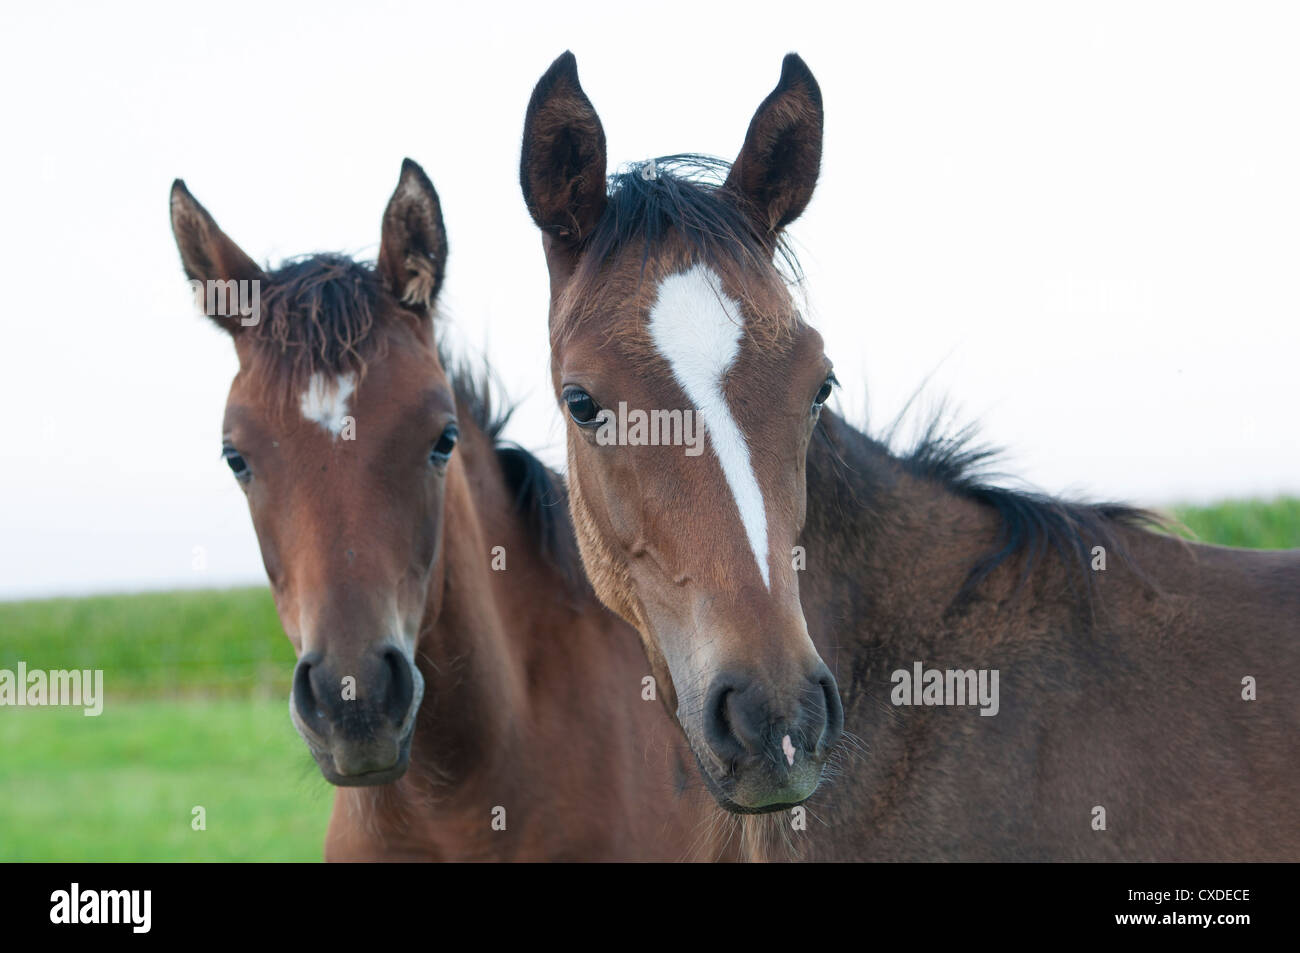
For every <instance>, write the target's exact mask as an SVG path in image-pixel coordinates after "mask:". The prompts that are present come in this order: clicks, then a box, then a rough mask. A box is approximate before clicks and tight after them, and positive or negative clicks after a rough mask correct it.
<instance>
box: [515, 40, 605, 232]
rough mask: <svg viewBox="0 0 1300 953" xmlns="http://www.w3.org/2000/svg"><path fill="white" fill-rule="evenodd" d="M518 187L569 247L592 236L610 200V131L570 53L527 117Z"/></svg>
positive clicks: (543, 84)
mask: <svg viewBox="0 0 1300 953" xmlns="http://www.w3.org/2000/svg"><path fill="white" fill-rule="evenodd" d="M519 185H520V187H521V188H522V189H523V192H524V202H526V203H527V205H528V213H529V214H530V215H532V217H533V221H534V222H536V223H537V227H538V228H540V229H541V230H542V231H543V232H545V233H546V234H548V235H550V236H552V237H553V238H555V239H557V240H558V241H560V242H561V243H563V244H564V245H567V246H568V247H569V248H573V247H575V246H577V245H578V243H580V242H581V241H582V240H583V239H584V238H585V237H586V236H587V235H589V234H590V233H591V230H592V228H593V227H595V224H596V222H597V221H598V220H599V219H600V215H601V213H602V212H603V211H604V210H605V203H606V201H607V199H606V195H605V130H604V128H602V127H601V124H600V117H599V116H597V115H596V110H595V109H593V108H592V105H591V100H589V99H588V98H587V94H586V93H584V92H583V91H582V84H580V83H579V82H578V61H577V59H576V58H575V57H574V55H573V54H572V53H570V52H567V51H566V52H565V53H564V54H563V55H561V56H560V57H559V59H557V60H556V61H555V62H554V63H552V64H551V67H550V69H548V70H547V71H546V73H545V74H544V75H543V76H542V78H541V79H540V80H538V81H537V86H536V87H535V88H534V89H533V97H532V99H531V100H529V103H528V113H527V115H526V116H525V118H524V142H523V149H522V153H521V155H520V159H519Z"/></svg>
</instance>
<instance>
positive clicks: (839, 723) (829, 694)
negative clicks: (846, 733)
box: [817, 666, 844, 755]
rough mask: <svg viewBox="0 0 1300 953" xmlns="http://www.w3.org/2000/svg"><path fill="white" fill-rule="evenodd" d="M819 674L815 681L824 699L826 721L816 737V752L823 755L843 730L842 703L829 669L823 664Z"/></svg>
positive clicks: (837, 739)
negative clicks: (819, 735)
mask: <svg viewBox="0 0 1300 953" xmlns="http://www.w3.org/2000/svg"><path fill="white" fill-rule="evenodd" d="M819 675H820V677H819V678H818V679H817V683H818V685H819V686H820V687H821V690H822V697H823V698H824V699H825V701H826V722H825V726H824V727H823V729H822V733H821V737H820V738H818V739H817V753H818V754H819V755H824V754H825V753H826V752H828V751H830V750H831V749H832V748H834V747H835V745H836V744H838V743H839V740H840V733H841V732H842V731H843V730H844V704H843V703H842V702H841V701H840V688H839V685H837V684H836V683H835V676H834V675H832V674H831V673H830V669H828V668H826V667H825V666H823V667H822V670H821V672H820V673H819Z"/></svg>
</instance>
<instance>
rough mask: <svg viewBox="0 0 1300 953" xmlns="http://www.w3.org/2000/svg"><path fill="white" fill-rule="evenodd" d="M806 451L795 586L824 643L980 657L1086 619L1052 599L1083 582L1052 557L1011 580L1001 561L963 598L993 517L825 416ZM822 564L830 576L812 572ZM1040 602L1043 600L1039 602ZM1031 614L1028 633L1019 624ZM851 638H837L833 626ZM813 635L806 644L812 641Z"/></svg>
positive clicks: (1065, 601)
mask: <svg viewBox="0 0 1300 953" xmlns="http://www.w3.org/2000/svg"><path fill="white" fill-rule="evenodd" d="M819 431H820V432H819V433H816V434H814V437H813V444H812V446H811V447H810V448H809V453H808V468H807V474H808V517H807V522H806V524H805V528H804V532H803V534H802V541H803V545H804V546H805V547H806V549H807V553H808V556H807V561H808V572H807V574H806V577H805V580H804V582H803V585H802V586H801V589H802V590H803V592H804V593H805V595H804V597H803V599H802V602H803V607H804V613H805V615H806V616H807V617H808V622H809V627H810V631H811V630H815V629H819V628H820V629H821V631H823V632H824V633H825V638H826V639H827V640H828V641H829V642H831V643H832V644H838V645H853V646H855V647H860V646H865V645H866V640H867V639H868V638H869V639H870V647H871V653H870V654H872V655H879V654H880V653H879V650H880V649H881V648H884V647H888V646H890V645H891V644H892V645H894V646H897V647H898V648H899V649H900V651H902V650H905V651H906V652H908V653H912V654H910V655H908V658H914V657H915V654H916V653H917V652H918V651H925V650H926V649H927V648H931V647H933V648H934V649H939V648H941V647H942V648H943V649H947V650H953V649H956V650H961V646H960V645H959V644H958V642H957V641H956V640H965V641H966V643H967V645H968V646H969V647H972V648H973V647H975V646H981V647H983V648H988V647H990V646H991V645H992V644H994V643H995V642H1005V640H1006V639H1008V638H1016V637H1018V633H1024V632H1028V631H1030V630H1032V631H1036V632H1037V631H1042V629H1043V627H1044V626H1045V625H1046V626H1048V627H1050V628H1052V629H1053V630H1054V631H1056V632H1061V631H1062V630H1063V629H1065V628H1072V627H1074V626H1077V625H1078V624H1080V622H1081V620H1082V619H1084V618H1086V614H1087V611H1088V610H1087V608H1086V604H1081V603H1079V602H1077V601H1076V600H1074V599H1071V598H1068V597H1062V596H1060V593H1061V592H1067V593H1068V592H1070V591H1071V586H1072V585H1074V586H1075V587H1076V591H1077V592H1078V594H1079V596H1080V598H1083V599H1086V595H1085V590H1086V585H1087V583H1086V581H1080V580H1079V579H1078V578H1077V577H1075V578H1067V577H1068V576H1069V574H1070V573H1071V572H1072V571H1073V567H1070V566H1067V565H1066V564H1065V563H1063V562H1062V561H1061V560H1060V559H1059V558H1057V555H1056V553H1055V552H1048V553H1044V554H1043V555H1042V558H1041V559H1039V560H1038V562H1037V565H1036V566H1035V568H1034V570H1033V573H1032V576H1031V577H1030V578H1029V579H1028V580H1024V581H1023V582H1022V579H1021V567H1022V563H1021V561H1020V559H1019V558H1012V559H1010V560H1008V561H1007V562H1006V563H1005V564H1004V565H1002V566H1001V567H999V568H998V569H997V570H996V571H995V572H994V573H993V574H992V575H990V576H989V577H988V578H986V579H985V580H984V581H983V582H981V583H980V585H979V588H978V591H977V594H976V595H975V597H974V598H969V595H970V594H969V593H964V592H963V587H964V585H965V583H966V581H967V578H968V576H969V574H970V571H971V569H972V568H973V567H974V566H975V565H976V563H977V562H978V561H979V559H980V558H981V557H983V556H984V555H986V554H987V553H988V552H989V551H990V550H991V549H994V548H996V547H997V546H998V543H999V536H1000V532H1001V528H1000V525H999V521H998V516H997V514H996V513H995V512H994V511H993V510H992V509H991V508H990V507H987V506H984V505H981V504H980V503H978V502H976V501H974V500H971V499H968V498H965V497H963V496H962V495H960V494H958V493H955V492H953V491H952V490H951V489H949V488H948V487H945V486H944V485H943V484H942V483H941V482H940V481H937V480H933V479H927V478H923V477H919V476H915V475H913V474H912V473H910V472H909V471H908V470H907V468H906V467H904V466H903V464H902V462H901V461H899V460H898V459H897V458H895V457H893V456H892V455H891V454H890V453H889V452H888V450H887V449H886V448H885V447H884V446H883V445H881V444H879V443H877V442H876V441H873V440H871V439H870V438H868V437H866V436H864V435H863V434H861V433H859V432H858V431H856V430H854V429H853V428H852V427H850V426H849V425H847V424H846V423H845V422H844V421H843V420H841V419H839V418H837V417H835V416H834V415H833V414H832V413H830V412H825V413H824V414H823V420H822V422H821V424H820V425H819ZM819 567H825V568H826V569H827V570H829V571H820V572H819V571H818V570H819ZM1048 593H1051V595H1048ZM1030 614H1032V616H1033V624H1032V625H1031V626H1025V625H1022V623H1025V622H1026V620H1027V618H1028V616H1029V615H1030ZM846 619H852V620H858V621H857V626H856V628H857V631H843V625H844V623H843V620H846ZM814 638H816V636H815V637H814Z"/></svg>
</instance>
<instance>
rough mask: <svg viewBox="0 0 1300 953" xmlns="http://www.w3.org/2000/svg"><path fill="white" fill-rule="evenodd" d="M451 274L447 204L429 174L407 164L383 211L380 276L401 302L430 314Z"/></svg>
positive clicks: (411, 163) (403, 162) (404, 164)
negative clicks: (444, 217)
mask: <svg viewBox="0 0 1300 953" xmlns="http://www.w3.org/2000/svg"><path fill="white" fill-rule="evenodd" d="M446 268H447V230H446V229H445V228H444V227H443V224H442V203H441V202H440V201H439V200H438V193H437V191H435V190H434V188H433V183H432V182H430V181H429V177H428V176H427V175H425V174H424V170H423V169H422V168H420V166H419V165H418V164H417V163H415V162H412V161H411V160H410V159H403V160H402V174H401V177H400V178H399V179H398V180H397V189H396V190H395V191H394V192H393V197H392V198H391V199H389V200H388V208H386V209H385V210H384V224H383V229H382V233H381V238H380V242H379V272H380V274H381V275H383V278H384V280H385V281H386V282H387V283H388V289H389V290H390V291H391V292H392V293H393V295H394V297H396V298H397V300H398V301H400V302H402V304H405V305H409V306H411V307H414V308H416V309H417V310H419V311H422V312H424V313H426V314H431V313H432V312H433V302H434V299H435V298H437V297H438V289H440V288H441V287H442V277H443V274H444V273H445V272H446Z"/></svg>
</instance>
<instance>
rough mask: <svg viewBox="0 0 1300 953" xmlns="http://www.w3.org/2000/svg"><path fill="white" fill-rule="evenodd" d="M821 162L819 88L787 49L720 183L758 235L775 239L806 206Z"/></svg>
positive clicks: (806, 70)
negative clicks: (736, 200) (772, 86)
mask: <svg viewBox="0 0 1300 953" xmlns="http://www.w3.org/2000/svg"><path fill="white" fill-rule="evenodd" d="M821 161H822V93H821V89H820V88H819V87H818V85H817V80H816V79H814V78H813V74H812V71H811V70H809V69H808V64H806V63H805V62H804V61H803V60H802V59H800V58H799V56H798V55H796V54H794V53H789V54H787V55H786V57H785V60H784V61H783V62H782V64H781V80H780V82H778V83H777V84H776V89H774V90H772V92H771V93H770V94H768V97H767V99H765V100H763V103H762V105H761V106H759V107H758V111H757V112H756V113H754V118H753V119H752V120H750V123H749V131H748V132H747V133H746V134H745V144H744V146H742V147H741V150H740V155H738V156H737V157H736V161H735V162H734V163H733V164H732V166H731V173H730V174H729V175H728V176H727V181H726V184H725V186H724V187H725V188H727V189H729V190H730V191H731V192H733V193H734V194H736V195H738V196H739V197H740V198H741V200H742V204H744V206H745V208H746V209H747V211H748V212H749V214H750V216H751V218H752V219H753V222H754V224H755V226H756V227H757V228H758V230H759V233H760V234H762V235H765V236H769V237H775V236H776V234H777V233H778V232H780V231H781V229H783V228H785V227H786V226H787V225H789V224H790V223H791V222H793V221H794V220H795V219H796V218H798V217H799V216H800V214H802V212H803V210H804V209H805V208H806V207H807V205H808V201H809V199H811V198H812V194H813V189H814V188H815V187H816V185H817V174H818V172H819V171H820V170H821Z"/></svg>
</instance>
